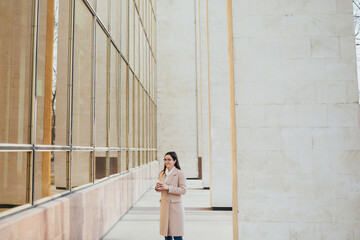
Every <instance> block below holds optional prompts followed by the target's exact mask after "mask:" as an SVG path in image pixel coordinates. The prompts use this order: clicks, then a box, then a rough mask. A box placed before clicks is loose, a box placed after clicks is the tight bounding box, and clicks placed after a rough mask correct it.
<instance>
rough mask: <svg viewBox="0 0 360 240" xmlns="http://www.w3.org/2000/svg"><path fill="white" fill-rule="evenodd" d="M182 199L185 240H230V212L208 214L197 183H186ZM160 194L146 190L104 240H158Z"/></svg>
mask: <svg viewBox="0 0 360 240" xmlns="http://www.w3.org/2000/svg"><path fill="white" fill-rule="evenodd" d="M187 185H188V191H187V193H186V195H184V196H183V201H184V206H185V234H184V239H188V240H198V239H199V240H202V239H204V240H220V239H221V240H227V239H229V240H231V239H232V221H231V220H232V215H231V211H212V210H211V208H210V192H209V190H204V189H202V187H201V182H200V181H199V180H188V181H187ZM159 199H160V194H159V193H157V192H156V191H155V190H153V189H150V190H149V191H148V192H147V193H146V194H145V195H144V196H143V197H142V198H141V199H140V200H139V201H138V202H137V203H136V204H135V205H134V206H133V208H132V209H130V211H129V212H128V213H127V214H126V215H125V216H124V217H123V218H122V219H121V220H120V221H119V222H117V224H116V225H115V226H114V227H113V228H112V229H111V230H110V232H108V234H107V235H105V237H104V238H103V239H105V240H115V239H116V240H137V239H146V240H160V239H164V238H163V237H162V236H161V235H160V234H159Z"/></svg>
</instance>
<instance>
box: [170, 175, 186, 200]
mask: <svg viewBox="0 0 360 240" xmlns="http://www.w3.org/2000/svg"><path fill="white" fill-rule="evenodd" d="M169 193H171V194H178V195H183V194H185V193H186V178H185V175H184V173H183V172H180V173H179V184H178V187H174V186H169Z"/></svg>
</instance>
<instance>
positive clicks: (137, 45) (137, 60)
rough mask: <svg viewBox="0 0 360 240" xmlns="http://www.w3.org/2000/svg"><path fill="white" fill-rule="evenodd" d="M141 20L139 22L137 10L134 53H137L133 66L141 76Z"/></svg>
mask: <svg viewBox="0 0 360 240" xmlns="http://www.w3.org/2000/svg"><path fill="white" fill-rule="evenodd" d="M139 23H140V22H139V15H138V14H137V12H136V11H135V22H134V24H135V29H134V31H135V32H134V44H135V52H134V54H135V56H134V57H135V59H134V60H135V62H134V64H133V65H132V67H133V68H134V71H135V74H136V75H137V76H139V72H140V71H139V70H140V69H139V67H140V66H139V64H140V55H139V54H140V39H139V37H140V31H139V29H140V28H139V25H140V24H139Z"/></svg>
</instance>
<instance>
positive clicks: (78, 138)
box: [72, 0, 94, 146]
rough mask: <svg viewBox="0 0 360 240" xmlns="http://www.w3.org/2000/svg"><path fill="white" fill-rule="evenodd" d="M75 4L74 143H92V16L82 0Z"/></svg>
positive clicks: (77, 144)
mask: <svg viewBox="0 0 360 240" xmlns="http://www.w3.org/2000/svg"><path fill="white" fill-rule="evenodd" d="M75 3H76V6H75V11H76V12H75V14H76V17H75V38H74V39H75V42H74V84H73V133H72V136H73V145H75V146H90V145H91V143H92V138H91V129H92V75H93V71H92V70H91V69H92V66H93V64H92V52H93V44H94V40H93V28H94V24H93V23H94V22H93V16H92V14H91V13H90V12H89V10H88V8H87V7H86V6H85V5H84V3H83V2H82V1H81V0H76V2H75Z"/></svg>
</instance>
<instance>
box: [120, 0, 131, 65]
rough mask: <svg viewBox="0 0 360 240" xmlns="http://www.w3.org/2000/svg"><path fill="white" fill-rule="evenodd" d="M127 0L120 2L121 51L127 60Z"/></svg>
mask: <svg viewBox="0 0 360 240" xmlns="http://www.w3.org/2000/svg"><path fill="white" fill-rule="evenodd" d="M128 7H129V0H121V51H122V53H123V54H124V56H126V57H127V58H128V53H129V49H128V48H129V47H128V36H129V20H128V18H129V10H128Z"/></svg>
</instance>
